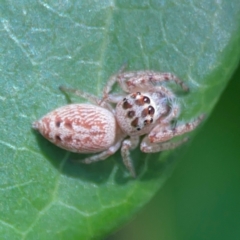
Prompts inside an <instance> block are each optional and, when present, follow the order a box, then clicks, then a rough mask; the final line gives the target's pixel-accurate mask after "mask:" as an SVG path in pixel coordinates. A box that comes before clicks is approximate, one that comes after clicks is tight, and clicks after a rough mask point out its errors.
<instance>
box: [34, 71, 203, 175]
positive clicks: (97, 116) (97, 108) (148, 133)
mask: <svg viewBox="0 0 240 240" xmlns="http://www.w3.org/2000/svg"><path fill="white" fill-rule="evenodd" d="M164 81H165V82H166V81H174V82H175V83H176V84H178V85H179V86H180V87H181V88H182V90H183V91H188V87H187V86H186V85H185V84H184V83H183V82H182V81H181V80H180V79H179V78H178V77H176V76H175V75H174V74H172V73H159V72H154V71H135V72H123V71H120V72H119V73H118V74H116V75H113V76H112V77H111V78H110V79H109V81H108V83H107V84H106V86H105V89H104V91H103V98H102V99H100V100H99V99H97V98H96V97H95V96H92V95H90V94H88V93H84V92H81V91H78V90H74V89H69V88H64V87H61V90H62V91H65V92H74V93H75V94H76V95H78V96H81V97H83V98H85V99H87V100H89V101H90V102H92V103H93V104H94V105H92V104H70V105H66V106H63V107H61V108H58V109H56V110H54V111H52V112H50V113H48V114H47V115H46V116H44V117H43V118H41V119H40V120H39V121H36V122H34V123H33V128H35V129H37V130H38V131H39V132H40V133H41V134H42V135H43V136H44V137H45V138H47V139H48V140H49V141H51V142H53V143H54V144H56V145H57V146H59V147H61V148H64V149H66V150H69V151H71V152H78V153H97V154H94V155H92V156H90V157H87V158H85V159H84V160H82V161H81V162H82V163H87V164H88V163H93V162H97V161H100V160H104V159H106V158H107V157H109V156H110V155H112V154H114V153H115V152H116V151H117V150H118V149H119V148H120V147H121V155H122V158H123V162H124V164H125V166H126V168H127V169H128V170H129V172H130V173H131V175H132V176H133V177H135V176H136V174H135V170H134V167H133V164H132V161H131V158H130V150H133V149H135V148H136V147H137V146H138V144H139V139H140V136H143V135H145V136H144V138H143V140H142V142H141V144H140V149H141V151H142V152H145V153H153V152H160V151H163V150H168V149H174V148H176V147H177V146H179V145H180V144H182V143H183V142H185V141H186V138H183V139H182V140H180V141H178V142H170V141H169V140H171V139H172V138H174V137H176V136H179V135H182V134H184V133H187V132H190V131H192V130H194V129H195V128H196V127H197V126H198V125H199V123H200V122H201V121H202V119H203V115H200V116H199V117H198V118H197V119H196V120H194V121H192V122H189V123H186V124H183V125H179V126H175V127H172V124H171V122H172V120H173V119H176V118H177V117H178V116H179V113H180V107H179V104H178V103H177V101H176V97H175V95H174V93H173V92H172V91H171V90H170V89H169V88H167V87H165V86H163V85H161V83H162V82H164ZM115 83H118V84H119V85H120V87H121V88H122V90H123V91H124V92H125V93H124V95H123V96H122V95H114V94H112V93H111V91H112V88H113V86H114V84H115ZM114 104H115V105H116V107H115V108H114V107H113V105H114Z"/></svg>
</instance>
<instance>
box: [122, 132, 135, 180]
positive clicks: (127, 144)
mask: <svg viewBox="0 0 240 240" xmlns="http://www.w3.org/2000/svg"><path fill="white" fill-rule="evenodd" d="M138 143H139V136H132V137H130V139H126V140H124V141H123V143H122V148H121V155H122V158H123V163H124V165H125V166H126V168H127V169H128V171H129V172H130V174H131V176H132V177H134V178H135V177H136V173H135V170H134V166H133V163H132V159H131V158H130V150H133V149H135V148H136V147H137V145H138Z"/></svg>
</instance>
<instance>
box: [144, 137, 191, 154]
mask: <svg viewBox="0 0 240 240" xmlns="http://www.w3.org/2000/svg"><path fill="white" fill-rule="evenodd" d="M187 140H188V138H184V139H182V140H180V141H178V142H162V143H151V142H150V141H149V138H148V136H146V137H144V139H143V140H142V142H141V146H140V148H141V151H142V152H145V153H155V152H161V151H164V150H170V149H175V148H176V147H178V146H180V145H181V144H183V143H185V142H186V141H187Z"/></svg>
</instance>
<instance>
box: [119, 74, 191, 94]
mask: <svg viewBox="0 0 240 240" xmlns="http://www.w3.org/2000/svg"><path fill="white" fill-rule="evenodd" d="M117 80H118V82H119V84H120V86H121V87H122V89H123V90H124V91H125V92H136V91H139V90H141V89H143V90H145V91H147V90H150V89H152V88H155V87H159V88H160V90H161V86H159V84H160V83H161V82H166V81H174V82H175V83H176V84H178V85H179V86H181V88H182V89H183V91H188V90H189V88H188V86H186V85H185V84H184V83H183V81H182V80H180V79H179V78H178V77H177V76H176V75H174V74H172V73H169V72H164V73H161V72H154V71H136V72H123V73H120V74H118V75H117ZM165 89H166V88H164V89H163V92H164V91H165ZM169 93H170V91H169Z"/></svg>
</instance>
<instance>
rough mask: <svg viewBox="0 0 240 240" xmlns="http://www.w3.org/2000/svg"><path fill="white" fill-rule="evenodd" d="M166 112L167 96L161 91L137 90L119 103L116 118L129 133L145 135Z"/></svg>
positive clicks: (131, 134)
mask: <svg viewBox="0 0 240 240" xmlns="http://www.w3.org/2000/svg"><path fill="white" fill-rule="evenodd" d="M164 112H166V97H165V96H163V95H162V94H161V93H159V92H135V93H131V94H129V95H127V96H126V97H125V98H123V100H122V101H120V102H119V103H118V104H117V107H116V118H117V121H118V124H119V126H120V127H121V129H122V130H123V131H124V132H125V133H126V134H128V135H130V136H134V135H143V134H146V133H148V132H150V131H151V129H152V128H153V127H154V126H155V125H156V123H157V122H158V119H159V118H160V117H161V115H162V114H163V113H164Z"/></svg>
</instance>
